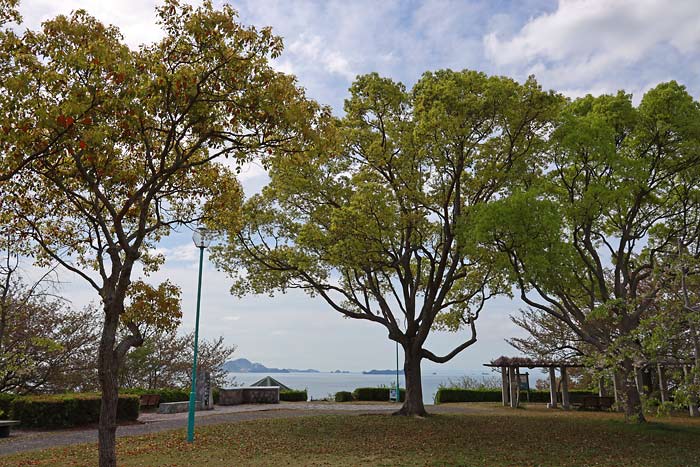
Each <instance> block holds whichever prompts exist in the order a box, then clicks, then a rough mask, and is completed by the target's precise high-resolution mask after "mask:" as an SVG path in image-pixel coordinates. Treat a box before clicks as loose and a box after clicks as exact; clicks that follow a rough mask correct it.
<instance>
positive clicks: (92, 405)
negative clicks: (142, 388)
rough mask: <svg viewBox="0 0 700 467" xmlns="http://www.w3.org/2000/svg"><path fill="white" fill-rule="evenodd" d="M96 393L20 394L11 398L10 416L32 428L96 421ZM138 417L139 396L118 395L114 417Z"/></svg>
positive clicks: (97, 404)
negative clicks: (115, 415)
mask: <svg viewBox="0 0 700 467" xmlns="http://www.w3.org/2000/svg"><path fill="white" fill-rule="evenodd" d="M101 403H102V401H101V396H100V395H99V394H61V395H53V396H22V397H17V398H15V399H14V400H13V401H12V406H11V409H10V416H11V418H13V419H15V420H19V421H20V422H21V424H22V426H25V427H34V428H67V427H73V426H81V425H88V424H91V423H97V421H98V420H99V418H100V405H101ZM138 417H139V397H138V396H136V395H120V396H119V401H118V404H117V420H118V421H127V420H136V419H138Z"/></svg>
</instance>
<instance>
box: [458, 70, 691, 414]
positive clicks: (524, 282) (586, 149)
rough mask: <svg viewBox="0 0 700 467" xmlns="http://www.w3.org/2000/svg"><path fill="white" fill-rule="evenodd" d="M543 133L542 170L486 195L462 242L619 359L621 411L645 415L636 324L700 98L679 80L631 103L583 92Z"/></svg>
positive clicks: (654, 281)
mask: <svg viewBox="0 0 700 467" xmlns="http://www.w3.org/2000/svg"><path fill="white" fill-rule="evenodd" d="M550 144H551V145H550V147H549V150H548V151H547V153H546V157H543V158H542V161H541V164H543V165H542V167H543V169H544V172H545V174H544V175H543V176H542V177H540V178H539V179H538V180H537V181H536V182H535V183H533V184H532V185H530V186H525V187H524V188H523V189H522V190H519V191H517V190H514V192H513V194H512V195H511V196H509V197H507V198H504V199H500V200H495V201H493V202H492V203H490V205H489V206H485V207H484V209H482V212H481V213H480V214H479V216H478V218H479V220H478V221H476V222H474V223H472V224H470V225H469V226H468V227H470V228H468V229H465V231H464V232H463V234H464V238H465V242H471V243H472V244H474V243H478V244H480V245H481V246H483V247H485V248H486V249H488V250H490V251H491V252H492V253H494V256H493V258H492V260H493V261H494V263H495V264H501V266H502V269H503V270H507V271H509V274H510V275H511V278H512V280H513V281H514V283H515V284H516V285H517V286H518V288H519V290H520V298H521V299H522V300H523V301H524V302H525V303H526V304H527V305H529V306H530V307H532V308H534V309H537V310H541V311H543V312H545V313H548V314H549V315H550V316H553V317H555V318H556V319H558V320H560V321H561V322H563V323H566V325H567V326H569V327H570V329H571V330H572V331H573V332H575V333H576V335H577V336H578V338H580V339H581V340H582V341H585V342H586V343H588V344H590V346H591V347H592V348H594V349H595V351H596V355H597V358H598V361H597V362H595V363H596V364H597V365H599V366H603V367H608V368H614V369H615V370H616V371H617V375H618V381H617V382H618V389H619V391H620V395H621V396H623V400H624V406H625V413H626V415H627V417H628V419H630V420H636V421H644V414H643V411H642V406H641V403H640V396H639V393H638V391H637V386H636V384H635V380H634V373H635V365H638V364H642V363H644V353H643V345H642V344H641V342H640V340H639V336H638V331H639V329H640V323H641V322H642V320H643V319H644V318H645V317H646V316H649V314H650V313H653V308H654V306H653V304H654V301H655V299H656V297H658V295H659V293H660V291H661V290H662V281H661V280H659V275H658V266H659V262H660V258H661V257H662V253H663V251H664V250H665V249H666V248H667V247H668V246H669V245H672V244H674V243H675V240H674V239H675V236H676V235H675V233H674V232H673V229H660V226H663V225H664V224H666V223H668V221H669V219H672V218H673V217H674V216H675V215H676V213H677V212H678V210H679V207H680V205H679V201H678V196H677V194H676V192H675V188H676V186H677V181H678V178H679V176H680V174H682V173H683V172H684V171H687V170H689V169H690V168H692V167H696V166H697V164H698V159H699V157H700V107H699V106H698V103H697V102H696V101H694V100H693V98H692V97H691V96H690V95H689V94H688V93H687V91H686V90H685V88H684V87H683V86H681V85H679V84H677V83H675V82H669V83H663V84H660V85H658V86H656V87H655V88H654V89H652V90H650V91H649V92H647V93H646V94H645V95H644V97H643V99H642V101H641V103H640V104H639V106H638V107H634V106H633V104H632V99H631V96H630V95H627V94H624V93H623V92H620V93H618V94H617V95H603V96H600V97H593V96H590V95H589V96H586V97H583V98H580V99H576V100H575V101H573V102H571V103H570V104H569V105H568V106H567V107H566V108H565V109H564V111H563V112H562V115H561V118H560V119H559V121H558V123H557V127H556V130H555V131H554V132H553V134H552V137H551V140H550ZM654 231H656V235H655V240H654V242H652V243H650V242H649V241H648V240H649V239H650V234H651V233H652V232H654Z"/></svg>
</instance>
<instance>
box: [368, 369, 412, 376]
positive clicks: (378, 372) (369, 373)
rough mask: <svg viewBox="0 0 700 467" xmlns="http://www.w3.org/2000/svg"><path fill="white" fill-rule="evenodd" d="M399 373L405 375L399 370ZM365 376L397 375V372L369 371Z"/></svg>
mask: <svg viewBox="0 0 700 467" xmlns="http://www.w3.org/2000/svg"><path fill="white" fill-rule="evenodd" d="M399 372H401V373H403V370H399ZM362 374H363V375H395V374H396V370H369V371H363V372H362Z"/></svg>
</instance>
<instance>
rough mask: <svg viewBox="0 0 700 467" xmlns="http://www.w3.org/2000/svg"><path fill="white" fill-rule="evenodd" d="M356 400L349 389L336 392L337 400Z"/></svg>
mask: <svg viewBox="0 0 700 467" xmlns="http://www.w3.org/2000/svg"><path fill="white" fill-rule="evenodd" d="M352 400H354V399H353V397H352V393H351V392H349V391H340V392H336V393H335V401H336V402H350V401H352Z"/></svg>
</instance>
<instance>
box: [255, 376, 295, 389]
mask: <svg viewBox="0 0 700 467" xmlns="http://www.w3.org/2000/svg"><path fill="white" fill-rule="evenodd" d="M251 386H279V388H280V391H290V389H289V388H288V387H287V386H285V385H284V384H282V383H280V382H279V381H277V380H276V379H275V378H273V377H272V376H265V377H264V378H263V379H261V380H260V381H256V382H254V383H253V384H251Z"/></svg>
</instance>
